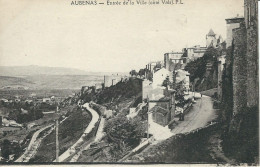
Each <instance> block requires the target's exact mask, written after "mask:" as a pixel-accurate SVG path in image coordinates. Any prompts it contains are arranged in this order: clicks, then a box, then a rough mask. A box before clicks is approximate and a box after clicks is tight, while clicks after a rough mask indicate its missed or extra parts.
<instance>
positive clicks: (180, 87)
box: [175, 82, 186, 108]
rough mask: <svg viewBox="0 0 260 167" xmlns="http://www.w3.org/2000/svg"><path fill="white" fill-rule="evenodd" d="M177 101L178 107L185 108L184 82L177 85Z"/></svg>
mask: <svg viewBox="0 0 260 167" xmlns="http://www.w3.org/2000/svg"><path fill="white" fill-rule="evenodd" d="M175 100H176V101H178V103H177V104H176V106H177V107H181V108H183V107H184V105H185V103H186V101H185V99H184V86H183V84H182V82H180V83H178V84H177V85H176V94H175Z"/></svg>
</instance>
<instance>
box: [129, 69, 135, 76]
mask: <svg viewBox="0 0 260 167" xmlns="http://www.w3.org/2000/svg"><path fill="white" fill-rule="evenodd" d="M129 74H130V75H131V76H136V75H137V72H136V71H135V70H132V71H130V73H129Z"/></svg>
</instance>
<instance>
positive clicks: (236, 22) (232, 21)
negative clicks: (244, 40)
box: [226, 15, 244, 48]
mask: <svg viewBox="0 0 260 167" xmlns="http://www.w3.org/2000/svg"><path fill="white" fill-rule="evenodd" d="M243 21H244V17H242V16H239V15H237V17H233V18H228V19H226V24H227V39H226V44H227V45H226V46H227V48H228V47H229V46H231V45H232V40H233V37H232V34H233V33H232V30H234V29H236V28H239V27H240V23H241V22H243Z"/></svg>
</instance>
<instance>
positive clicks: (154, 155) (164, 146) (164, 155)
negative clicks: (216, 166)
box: [129, 126, 217, 163]
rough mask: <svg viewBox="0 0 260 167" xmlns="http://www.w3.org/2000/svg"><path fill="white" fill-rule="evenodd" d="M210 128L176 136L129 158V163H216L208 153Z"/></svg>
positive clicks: (213, 128) (212, 132)
mask: <svg viewBox="0 0 260 167" xmlns="http://www.w3.org/2000/svg"><path fill="white" fill-rule="evenodd" d="M216 129H217V127H216V126H211V127H208V128H204V129H201V130H199V131H195V132H193V133H189V134H178V135H175V136H173V137H171V138H169V139H167V140H164V141H162V142H160V143H158V144H156V145H151V146H150V147H149V148H148V149H146V150H144V151H143V152H141V153H139V154H137V155H135V156H133V157H131V158H130V159H129V162H143V163H151V162H156V163H197V162H200V163H216V160H214V159H213V158H212V157H211V155H210V153H211V150H210V149H209V148H210V145H211V142H210V140H209V139H210V136H211V135H212V134H214V133H215V132H216ZM140 157H141V158H140Z"/></svg>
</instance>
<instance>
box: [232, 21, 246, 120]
mask: <svg viewBox="0 0 260 167" xmlns="http://www.w3.org/2000/svg"><path fill="white" fill-rule="evenodd" d="M232 36H233V39H234V40H233V46H234V52H233V53H234V64H233V100H234V106H233V115H236V114H237V113H240V112H242V110H243V108H244V107H245V106H246V101H247V98H246V95H247V93H246V79H247V68H246V64H247V63H246V38H245V37H246V28H245V26H243V25H242V26H241V28H239V29H234V30H233V35H232Z"/></svg>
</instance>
